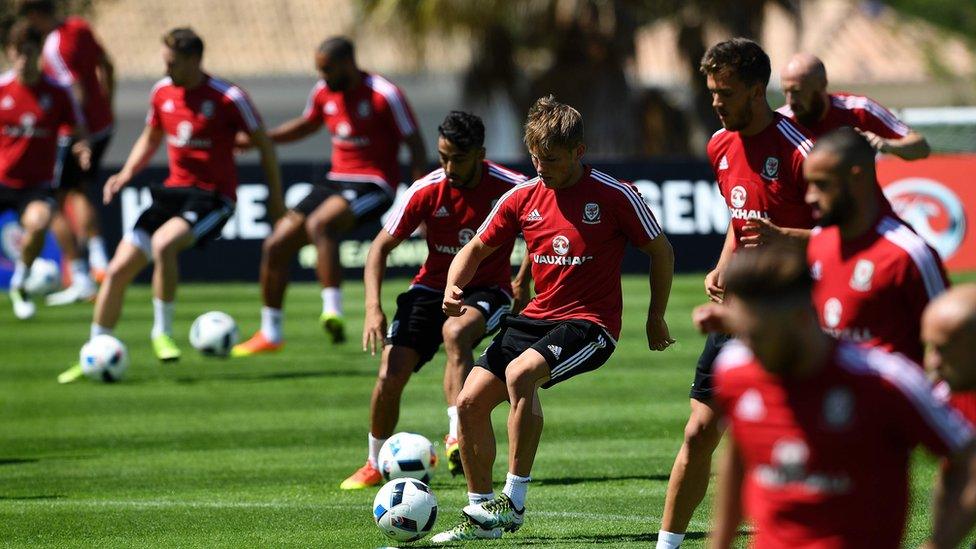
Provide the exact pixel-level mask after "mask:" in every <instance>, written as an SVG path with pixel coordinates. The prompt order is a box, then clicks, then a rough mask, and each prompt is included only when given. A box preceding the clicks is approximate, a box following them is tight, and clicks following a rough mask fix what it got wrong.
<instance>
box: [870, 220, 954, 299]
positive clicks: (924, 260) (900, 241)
mask: <svg viewBox="0 0 976 549" xmlns="http://www.w3.org/2000/svg"><path fill="white" fill-rule="evenodd" d="M877 231H878V233H879V234H880V235H881V236H883V237H885V238H886V239H887V240H888V241H889V242H892V243H893V244H894V245H896V246H898V247H899V248H901V249H902V250H904V251H905V253H907V254H908V256H909V257H911V258H912V262H914V263H915V267H916V268H918V271H919V272H920V273H921V274H922V281H923V282H924V284H925V291H926V293H927V294H928V296H929V299H934V298H935V297H936V296H938V295H939V294H941V293H942V292H944V291H945V289H946V286H945V280H944V279H943V278H942V270H941V269H940V268H939V265H940V260H939V258H938V257H937V256H936V255H935V253H934V252H933V251H932V248H930V247H929V246H928V245H927V244H926V243H925V240H924V239H923V238H922V237H920V236H918V234H916V233H915V232H913V231H912V230H911V229H909V228H908V227H906V226H905V225H904V224H902V223H900V222H898V221H896V220H894V219H892V218H891V217H887V216H886V217H885V218H883V219H882V220H881V222H880V223H878V227H877Z"/></svg>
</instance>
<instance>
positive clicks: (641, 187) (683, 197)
mask: <svg viewBox="0 0 976 549" xmlns="http://www.w3.org/2000/svg"><path fill="white" fill-rule="evenodd" d="M634 186H636V187H637V190H638V191H639V192H640V194H641V197H642V198H643V199H644V202H645V203H647V206H648V207H649V208H650V209H651V211H652V212H654V217H656V218H657V219H658V220H659V221H661V226H662V228H663V229H664V232H665V233H668V234H672V235H683V234H714V233H718V234H724V233H725V232H726V231H727V230H728V228H729V210H728V207H727V206H726V205H725V199H724V198H722V193H721V192H719V190H718V185H716V184H715V182H714V181H703V180H699V181H695V182H692V181H690V180H687V179H669V180H667V181H664V182H662V183H660V184H658V183H655V182H653V181H650V180H647V179H638V180H637V181H635V182H634Z"/></svg>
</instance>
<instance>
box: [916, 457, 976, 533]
mask: <svg viewBox="0 0 976 549" xmlns="http://www.w3.org/2000/svg"><path fill="white" fill-rule="evenodd" d="M974 525H976V440H974V441H971V442H970V443H969V444H968V445H966V447H965V448H964V449H963V450H961V451H959V452H956V453H955V454H954V455H953V456H951V457H950V458H949V459H948V460H947V463H946V467H945V468H944V469H943V470H942V474H941V475H940V477H939V479H938V481H937V482H936V486H935V494H934V497H933V510H932V538H931V539H930V540H929V541H928V542H927V543H926V544H924V545H923V546H924V547H926V548H940V549H941V548H943V547H946V548H949V547H959V546H960V544H961V543H962V541H963V539H965V538H966V535H967V534H969V532H970V531H971V530H972V529H973V526H974Z"/></svg>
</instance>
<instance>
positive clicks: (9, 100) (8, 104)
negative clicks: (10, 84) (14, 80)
mask: <svg viewBox="0 0 976 549" xmlns="http://www.w3.org/2000/svg"><path fill="white" fill-rule="evenodd" d="M12 108H14V98H13V97H10V96H9V95H8V96H6V97H4V98H3V101H0V109H3V110H5V111H6V110H10V109H12Z"/></svg>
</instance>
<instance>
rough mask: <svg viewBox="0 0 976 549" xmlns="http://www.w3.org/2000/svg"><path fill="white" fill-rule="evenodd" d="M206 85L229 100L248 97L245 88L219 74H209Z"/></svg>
mask: <svg viewBox="0 0 976 549" xmlns="http://www.w3.org/2000/svg"><path fill="white" fill-rule="evenodd" d="M206 85H207V88H208V89H210V90H211V91H212V92H213V93H216V94H219V95H220V96H221V97H224V98H226V99H227V100H229V101H238V100H240V99H241V98H244V97H247V92H245V91H244V88H242V87H240V86H239V85H237V84H235V83H233V82H231V81H230V80H226V79H223V78H221V77H219V76H213V75H207V83H206Z"/></svg>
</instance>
